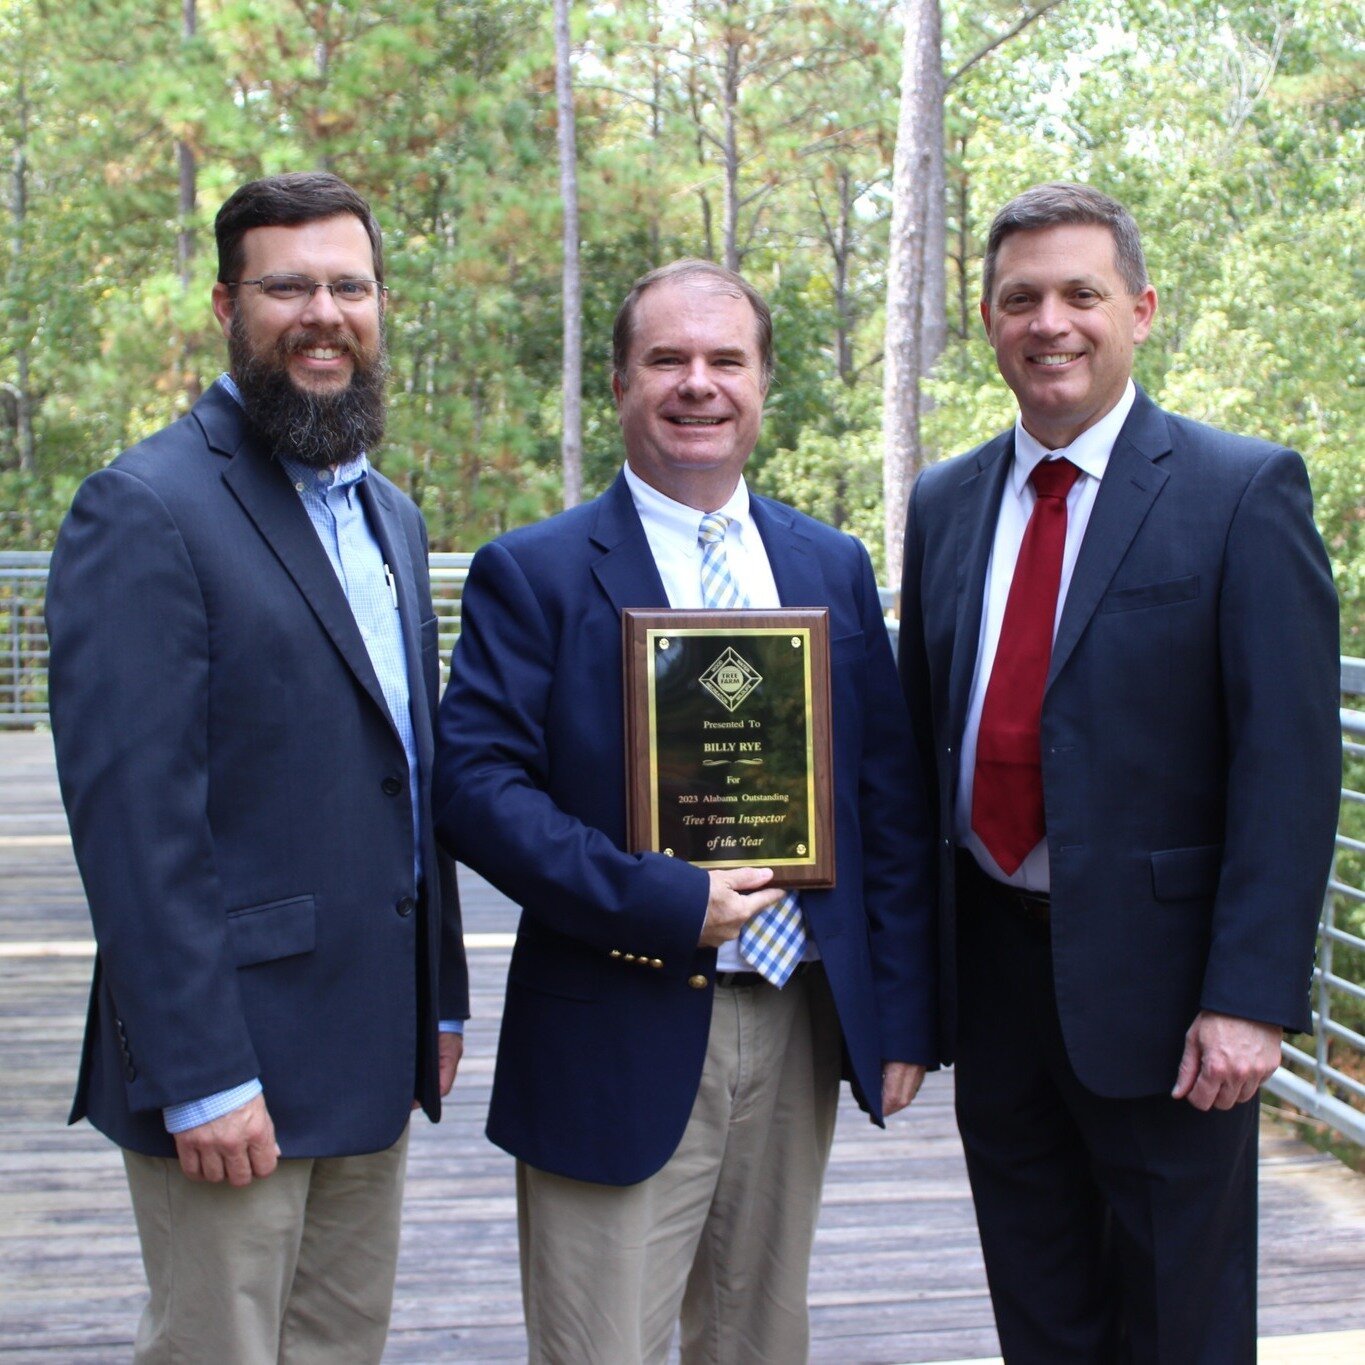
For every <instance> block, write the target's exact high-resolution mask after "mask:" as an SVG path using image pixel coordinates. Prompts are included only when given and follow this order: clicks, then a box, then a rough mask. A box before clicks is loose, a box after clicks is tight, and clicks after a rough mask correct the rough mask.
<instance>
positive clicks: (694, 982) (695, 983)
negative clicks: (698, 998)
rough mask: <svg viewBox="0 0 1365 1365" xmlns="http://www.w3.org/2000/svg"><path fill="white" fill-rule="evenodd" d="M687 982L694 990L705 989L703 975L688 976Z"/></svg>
mask: <svg viewBox="0 0 1365 1365" xmlns="http://www.w3.org/2000/svg"><path fill="white" fill-rule="evenodd" d="M687 984H688V985H689V986H691V987H692V989H693V990H694V991H704V990H705V989H706V978H705V977H704V976H689V977H688V978H687Z"/></svg>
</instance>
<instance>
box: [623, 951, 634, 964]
mask: <svg viewBox="0 0 1365 1365" xmlns="http://www.w3.org/2000/svg"><path fill="white" fill-rule="evenodd" d="M624 957H625V959H626V961H627V962H634V961H635V954H634V953H626V954H624Z"/></svg>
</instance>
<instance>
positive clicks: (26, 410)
mask: <svg viewBox="0 0 1365 1365" xmlns="http://www.w3.org/2000/svg"><path fill="white" fill-rule="evenodd" d="M15 103H16V106H17V112H18V125H19V126H18V136H17V137H16V139H15V143H14V169H13V181H12V184H11V194H10V208H11V212H12V214H13V216H14V238H13V258H14V268H15V278H16V282H17V283H19V284H20V288H23V282H22V281H23V254H24V224H25V221H26V220H27V218H28V112H29V106H28V87H27V85H26V83H25V80H24V77H23V76H22V75H20V77H19V83H18V88H17V90H16V91H15ZM15 322H16V324H17V326H16V328H15V333H16V336H17V337H18V340H17V342H16V344H15V347H14V364H15V371H16V377H17V379H18V381H19V382H18V384H17V385H16V386H15V389H16V392H15V394H14V437H15V442H14V443H15V449H16V450H17V452H18V459H19V468H20V469H21V470H22V471H23V472H24V473H31V472H32V470H33V395H32V393H31V392H30V390H29V385H30V380H29V357H28V343H29V317H28V308H27V306H26V305H25V304H23V303H21V304H20V305H19V307H18V308H16V309H15Z"/></svg>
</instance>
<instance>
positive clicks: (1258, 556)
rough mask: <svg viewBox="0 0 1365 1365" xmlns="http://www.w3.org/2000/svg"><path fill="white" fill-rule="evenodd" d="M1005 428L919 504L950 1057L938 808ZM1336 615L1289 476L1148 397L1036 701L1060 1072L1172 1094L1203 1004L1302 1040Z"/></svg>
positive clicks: (949, 950) (919, 695)
mask: <svg viewBox="0 0 1365 1365" xmlns="http://www.w3.org/2000/svg"><path fill="white" fill-rule="evenodd" d="M1013 452H1014V435H1013V431H1010V432H1008V433H1006V434H1004V435H1002V436H997V437H996V438H995V439H994V440H991V441H988V442H986V444H985V445H983V446H980V447H978V448H977V449H976V450H973V451H970V452H969V453H968V454H966V455H963V456H960V457H958V458H957V459H954V460H949V461H947V462H946V463H944V464H941V465H935V466H933V467H931V468H929V469H926V470H925V471H924V472H923V473H922V474H921V475H920V477H919V479H918V481H917V482H916V484H915V488H914V491H913V494H912V496H911V500H910V509H909V515H908V520H907V528H906V542H905V578H904V584H903V595H902V607H901V611H902V624H901V637H900V649H901V671H902V682H903V685H904V687H905V692H906V696H907V698H908V699H909V702H910V706H911V711H912V715H913V720H914V724H915V731H916V737H917V740H918V743H919V750H920V754H921V758H922V760H923V761H924V763H925V764H926V765H927V767H928V769H929V770H930V771H931V772H932V773H934V775H935V786H936V792H937V805H938V811H939V819H940V825H941V830H940V832H941V834H942V836H943V837H942V839H941V841H940V851H941V855H942V856H941V859H940V865H939V874H940V886H941V896H940V906H941V915H942V935H941V942H942V977H941V979H942V982H943V983H944V995H945V1011H944V1020H943V1030H944V1039H945V1051H946V1052H948V1054H949V1055H951V1049H952V1040H953V1037H954V1030H955V1023H954V1013H953V1005H954V1001H953V981H954V956H953V949H954V942H955V936H954V933H953V925H954V896H953V881H954V877H953V849H952V846H951V835H952V812H953V805H954V801H955V799H956V791H957V778H958V762H957V755H958V749H959V745H960V742H961V737H962V732H963V727H964V725H965V721H966V711H967V697H968V691H969V688H970V686H971V681H972V673H973V670H974V668H975V664H976V653H977V644H978V637H979V635H980V628H981V607H982V598H983V594H984V591H985V576H986V564H987V560H988V558H989V556H990V552H991V545H992V541H993V538H994V535H995V524H996V517H997V514H998V511H999V507H1000V498H1001V493H1002V490H1003V487H1004V483H1005V477H1006V474H1007V471H1008V468H1009V465H1010V462H1011V458H1012V456H1013ZM1339 680H1340V667H1339V663H1338V640H1337V598H1336V593H1335V591H1334V590H1333V586H1332V578H1331V572H1330V569H1329V567H1328V563H1327V557H1326V554H1325V553H1324V551H1323V547H1322V542H1321V540H1320V539H1319V537H1318V534H1317V531H1316V530H1315V529H1314V526H1313V519H1312V500H1311V495H1310V492H1309V487H1308V478H1307V475H1306V473H1305V470H1304V467H1303V461H1302V460H1301V459H1300V458H1299V456H1298V455H1296V454H1295V453H1294V452H1292V451H1289V450H1286V449H1284V448H1282V447H1278V446H1274V445H1270V444H1267V443H1266V442H1264V441H1254V440H1248V439H1245V438H1241V437H1236V436H1230V435H1228V434H1227V433H1226V432H1222V431H1217V430H1215V429H1214V428H1212V427H1206V426H1201V425H1200V424H1198V423H1196V422H1191V421H1187V420H1185V419H1184V418H1181V417H1176V416H1174V415H1172V414H1171V413H1167V412H1163V411H1161V410H1160V409H1159V408H1157V407H1156V406H1155V405H1154V404H1153V403H1152V402H1151V400H1150V399H1149V398H1148V397H1147V396H1146V395H1145V394H1144V393H1142V392H1141V390H1139V392H1138V395H1137V401H1136V402H1135V404H1134V406H1133V409H1132V411H1131V413H1130V414H1129V416H1128V419H1127V421H1126V422H1125V423H1124V426H1123V429H1122V431H1121V432H1120V433H1119V437H1118V440H1117V443H1116V444H1115V446H1114V451H1113V454H1112V456H1111V458H1110V462H1109V466H1108V470H1107V472H1106V473H1105V476H1104V479H1103V481H1102V483H1101V484H1100V489H1099V493H1098V495H1097V498H1096V502H1095V507H1094V510H1093V513H1092V515H1091V518H1090V524H1089V526H1088V528H1087V530H1086V535H1085V540H1084V542H1083V544H1082V546H1081V551H1080V556H1079V559H1078V561H1077V564H1076V569H1075V574H1074V577H1073V579H1072V581H1071V585H1070V590H1069V592H1068V594H1067V598H1066V603H1065V606H1064V608H1063V612H1062V618H1061V621H1060V624H1059V627H1058V631H1057V639H1056V643H1055V645H1054V647H1053V655H1052V663H1051V668H1050V671H1049V676H1048V682H1047V690H1046V693H1045V695H1044V702H1043V719H1042V758H1043V790H1044V799H1045V805H1046V810H1047V839H1048V854H1049V858H1050V861H1051V869H1052V956H1053V966H1054V969H1055V973H1056V992H1057V1007H1058V1011H1059V1013H1060V1016H1061V1023H1062V1031H1063V1035H1064V1037H1065V1040H1066V1047H1067V1052H1068V1054H1069V1056H1070V1059H1071V1062H1072V1065H1073V1067H1074V1068H1075V1071H1076V1074H1077V1075H1078V1076H1079V1077H1080V1079H1081V1081H1082V1082H1083V1083H1084V1084H1085V1085H1086V1086H1088V1087H1089V1088H1090V1089H1091V1090H1093V1091H1095V1092H1096V1093H1098V1094H1101V1095H1106V1096H1135V1095H1140V1094H1151V1093H1157V1092H1162V1091H1168V1090H1169V1089H1170V1087H1171V1086H1172V1085H1173V1084H1174V1081H1175V1074H1176V1069H1177V1065H1178V1062H1179V1058H1180V1052H1181V1048H1182V1045H1183V1035H1184V1032H1185V1030H1186V1029H1187V1028H1188V1027H1189V1025H1190V1023H1191V1022H1192V1020H1193V1019H1194V1016H1195V1014H1196V1013H1197V1012H1198V1011H1199V1010H1200V1009H1201V1008H1204V1009H1210V1010H1216V1011H1220V1012H1223V1013H1227V1014H1233V1015H1238V1016H1241V1017H1244V1018H1250V1019H1258V1020H1263V1021H1266V1022H1269V1023H1276V1024H1281V1025H1283V1026H1284V1027H1286V1028H1290V1029H1303V1028H1306V1027H1307V1025H1308V983H1309V975H1310V971H1311V966H1312V959H1313V946H1314V937H1315V927H1316V924H1317V920H1318V916H1319V913H1320V911H1321V908H1322V897H1323V891H1324V888H1325V885H1326V879H1327V871H1328V866H1329V862H1330V859H1331V854H1332V840H1333V832H1334V827H1335V820H1336V810H1337V800H1338V794H1339V788H1340V776H1341V767H1340V752H1341V751H1340V745H1341V731H1340V722H1339V716H1338V706H1339V701H1338V691H1339V686H1340V681H1339Z"/></svg>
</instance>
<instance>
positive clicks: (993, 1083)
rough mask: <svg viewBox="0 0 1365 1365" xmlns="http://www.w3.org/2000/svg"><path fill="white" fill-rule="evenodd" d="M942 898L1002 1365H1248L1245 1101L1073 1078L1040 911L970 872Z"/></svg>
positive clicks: (973, 1170) (1252, 1312)
mask: <svg viewBox="0 0 1365 1365" xmlns="http://www.w3.org/2000/svg"><path fill="white" fill-rule="evenodd" d="M981 875H984V874H981ZM958 908H959V916H958V991H959V995H958V1000H959V1030H958V1052H957V1067H956V1072H957V1117H958V1127H959V1129H960V1131H961V1133H962V1139H963V1144H964V1147H965V1150H966V1155H967V1170H968V1174H969V1176H970V1178H971V1185H972V1197H973V1200H974V1202H975V1204H976V1214H977V1223H978V1226H979V1227H980V1230H981V1244H982V1250H983V1252H984V1254H985V1259H986V1274H987V1279H988V1280H989V1282H990V1290H991V1302H992V1304H993V1306H994V1309H995V1318H996V1325H997V1327H998V1329H999V1333H1000V1342H1001V1348H1002V1350H1003V1353H1004V1357H1005V1360H1006V1362H1007V1365H1117V1363H1119V1362H1132V1363H1133V1365H1250V1362H1253V1361H1254V1360H1255V1358H1256V1136H1257V1118H1258V1112H1259V1109H1258V1104H1257V1102H1256V1101H1255V1100H1254V1099H1253V1100H1249V1101H1247V1102H1246V1103H1245V1104H1241V1105H1238V1106H1237V1107H1236V1108H1234V1109H1231V1110H1213V1111H1211V1112H1209V1113H1201V1112H1199V1111H1198V1110H1196V1109H1195V1108H1193V1106H1191V1105H1190V1104H1188V1103H1187V1102H1185V1101H1183V1100H1173V1099H1171V1098H1170V1096H1169V1095H1152V1096H1146V1097H1140V1098H1137V1099H1104V1098H1101V1097H1100V1096H1097V1095H1095V1094H1094V1093H1093V1092H1091V1091H1089V1090H1087V1089H1086V1088H1085V1087H1084V1086H1083V1085H1081V1083H1080V1081H1079V1080H1077V1078H1076V1075H1075V1073H1074V1072H1073V1071H1072V1069H1071V1065H1070V1062H1069V1061H1068V1059H1067V1055H1066V1048H1065V1044H1064V1042H1063V1039H1062V1032H1061V1026H1060V1023H1059V1021H1058V1017H1057V1005H1056V997H1055V992H1054V987H1053V973H1052V945H1051V942H1050V938H1049V930H1048V927H1047V925H1046V924H1045V923H1039V922H1036V921H1031V920H1030V919H1029V918H1028V917H1027V916H1026V915H1025V914H1024V913H1022V911H1021V909H1020V908H1019V907H1018V905H1017V904H1016V905H1015V906H1013V907H1011V906H1010V905H1009V904H1008V903H1007V902H1005V901H1003V900H1002V899H1001V898H1000V897H998V896H993V895H990V894H989V893H987V894H983V893H982V889H981V885H980V883H979V882H977V880H976V878H975V877H965V878H964V877H963V876H961V875H960V876H959V898H958ZM1096 913H1103V908H1102V907H1097V908H1096ZM1134 950H1135V951H1141V945H1134ZM1171 1083H1172V1085H1174V1083H1175V1076H1174V1075H1172V1076H1171Z"/></svg>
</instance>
